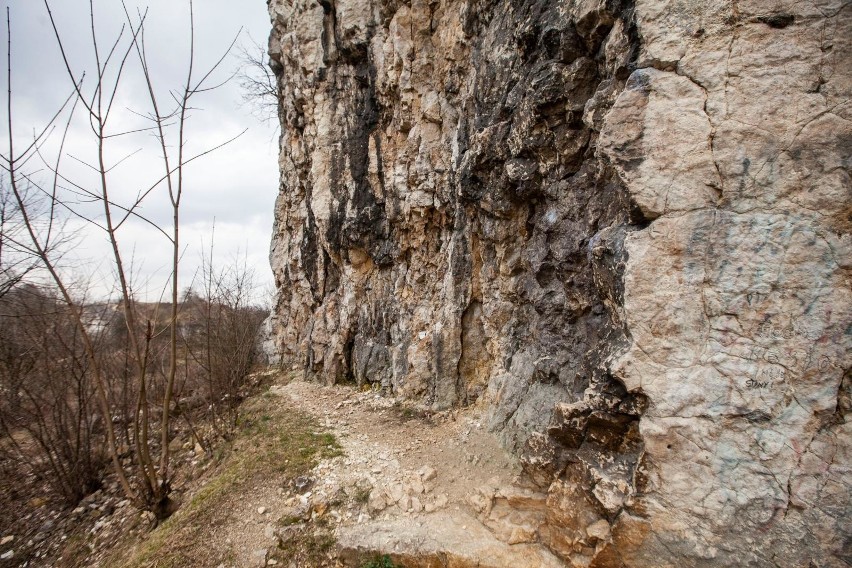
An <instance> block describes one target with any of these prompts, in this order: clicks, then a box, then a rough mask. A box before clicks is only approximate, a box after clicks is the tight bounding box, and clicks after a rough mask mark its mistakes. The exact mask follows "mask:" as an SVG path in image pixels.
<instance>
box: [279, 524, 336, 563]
mask: <svg viewBox="0 0 852 568" xmlns="http://www.w3.org/2000/svg"><path fill="white" fill-rule="evenodd" d="M336 542H337V540H336V539H335V538H334V535H333V534H332V533H331V532H326V531H312V530H308V529H303V530H302V531H299V532H298V533H297V534H294V535H292V536H291V537H290V538H288V539H287V540H285V541H282V542H281V544H280V546H279V548H278V550H277V551H276V553H275V555H274V557H275V558H276V559H277V560H279V561H283V562H284V563H285V564H286V563H288V562H289V563H295V565H296V566H311V567H316V568H318V567H321V566H329V558H328V554H329V552H331V550H332V549H333V548H334V545H335V543H336Z"/></svg>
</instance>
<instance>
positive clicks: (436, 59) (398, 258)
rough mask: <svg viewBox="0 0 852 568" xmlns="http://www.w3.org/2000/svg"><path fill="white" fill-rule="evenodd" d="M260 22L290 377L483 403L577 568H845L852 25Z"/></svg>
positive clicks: (277, 329) (646, 20)
mask: <svg viewBox="0 0 852 568" xmlns="http://www.w3.org/2000/svg"><path fill="white" fill-rule="evenodd" d="M270 14H271V16H272V21H273V33H272V37H271V41H270V53H271V55H272V59H273V65H274V67H275V70H276V73H277V75H278V77H279V81H280V85H281V90H282V94H281V106H280V108H281V125H282V138H281V169H282V185H281V193H280V196H279V199H278V202H277V208H276V228H275V234H274V236H273V247H272V254H271V259H272V265H273V269H274V271H275V275H276V280H277V284H278V304H277V306H276V308H275V312H274V314H273V317H272V318H271V320H270V329H271V341H270V343H271V344H272V345H274V347H275V349H276V350H277V353H276V355H278V356H280V357H281V362H282V364H283V365H285V366H287V367H288V368H291V367H296V368H299V369H304V370H305V371H306V373H307V374H308V376H311V377H316V378H317V379H319V380H324V381H329V382H334V381H346V380H352V381H356V382H357V383H359V384H364V383H378V384H379V385H380V386H381V387H382V388H384V389H385V390H387V391H390V392H393V393H394V394H395V395H397V396H402V397H406V398H409V399H411V400H413V401H416V402H419V403H420V404H422V405H423V406H424V407H428V408H431V409H433V410H442V409H447V408H451V407H454V406H458V405H469V404H473V403H474V402H478V403H481V404H483V405H486V406H487V407H488V408H489V413H490V416H491V427H492V428H494V429H495V430H497V431H499V432H501V433H502V436H503V438H504V441H505V443H506V444H507V446H508V447H509V448H511V449H513V450H514V451H516V452H518V453H519V454H520V455H521V458H522V461H523V463H524V464H525V471H526V475H527V477H528V479H529V480H531V481H532V482H534V483H536V484H537V485H538V486H539V487H540V489H541V490H543V491H545V492H546V493H547V498H546V501H545V503H544V504H541V508H540V510H539V512H538V513H537V514H540V515H541V516H542V517H543V518H544V522H542V523H540V524H537V525H536V529H535V531H533V532H534V534H533V535H532V536H530V535H524V539H523V540H524V541H529V539H530V538H533V539H534V540H538V541H540V542H541V543H543V544H545V545H546V546H548V547H549V548H550V550H551V551H553V552H554V553H555V554H556V555H558V556H559V557H561V558H562V560H563V561H565V562H566V563H568V564H569V565H576V566H588V565H592V566H708V565H713V566H747V565H753V566H776V565H777V566H791V567H793V566H807V565H808V564H809V563H812V564H813V565H816V566H841V565H844V564H845V563H847V562H852V529H850V526H852V522H851V521H850V512H849V510H850V506H849V504H850V501H852V499H850V497H852V495H850V484H851V483H852V474H850V471H849V470H850V465H851V464H852V460H850V455H849V452H850V440H852V436H850V434H852V432H850V426H849V424H848V413H849V407H850V394H849V382H850V378H852V370H851V369H852V254H850V253H852V250H850V249H852V237H850V229H852V184H850V154H852V125H850V121H852V102H850V96H852V63H850V62H852V53H850V51H852V39H850V38H852V4H850V2H848V1H845V0H813V1H809V2H795V1H793V0H789V1H788V0H738V1H734V2H731V1H730V0H701V1H698V0H560V1H548V0H476V1H461V0H433V1H430V2H425V1H414V2H403V1H399V0H320V1H319V2H314V1H313V0H271V2H270ZM492 497H493V496H492ZM504 501H505V503H502V502H501V503H502V504H501V507H502V506H506V507H508V506H509V505H507V504H506V503H510V502H511V501H510V500H504ZM507 514H508V513H507Z"/></svg>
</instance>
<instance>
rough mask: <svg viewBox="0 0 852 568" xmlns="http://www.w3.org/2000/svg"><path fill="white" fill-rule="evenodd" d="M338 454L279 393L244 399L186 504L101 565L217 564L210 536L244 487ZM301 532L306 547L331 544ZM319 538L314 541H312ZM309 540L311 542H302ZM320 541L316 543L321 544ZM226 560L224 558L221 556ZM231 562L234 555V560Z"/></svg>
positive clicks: (180, 567)
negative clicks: (229, 437) (226, 443)
mask: <svg viewBox="0 0 852 568" xmlns="http://www.w3.org/2000/svg"><path fill="white" fill-rule="evenodd" d="M339 454H340V447H339V445H338V444H337V442H336V441H335V439H334V437H333V436H332V435H331V434H328V433H326V432H322V431H321V430H320V428H319V426H318V424H317V423H316V422H315V421H314V420H313V419H312V418H311V417H309V416H308V415H306V414H304V413H301V412H298V411H295V410H292V409H287V408H283V405H282V401H281V400H280V399H279V397H276V396H274V395H272V394H271V393H269V392H267V393H264V394H262V395H260V396H256V397H254V398H252V399H250V400H248V401H246V402H245V403H244V404H243V406H242V408H241V410H240V419H239V428H238V435H237V437H236V438H235V440H234V441H233V443H232V444H231V445H230V447H228V448H226V449H225V451H224V457H223V458H222V460H221V463H220V464H219V466H218V467H217V468H216V471H215V473H214V474H213V475H212V476H211V477H209V478H208V481H207V482H206V483H205V484H204V485H203V486H201V487H200V488H198V489H197V490H195V491H194V492H193V493H192V494H191V496H190V497H189V500H188V502H187V503H185V504H184V505H183V506H182V507H181V509H180V510H179V511H178V512H177V513H175V515H174V516H172V517H171V518H170V519H168V520H167V521H166V522H164V523H163V524H162V525H160V526H159V527H158V528H157V529H155V530H154V531H152V532H151V533H150V534H149V535H148V538H147V539H146V540H145V541H144V542H143V543H141V544H140V545H138V546H137V547H136V548H135V549H134V550H131V551H125V552H124V553H116V554H114V555H113V557H112V558H108V559H107V560H106V561H105V562H104V563H103V564H102V565H103V566H110V567H112V566H116V567H121V568H188V567H196V566H206V565H208V564H209V565H212V566H217V565H218V564H219V563H220V562H221V561H222V556H221V551H219V552H217V553H218V554H220V555H219V556H216V558H215V559H214V558H213V557H212V554H213V552H211V548H215V546H211V545H213V544H216V543H211V542H210V540H209V538H208V537H209V535H210V534H211V532H212V531H213V530H214V529H215V528H216V527H221V526H223V525H224V524H225V523H228V522H229V521H232V519H230V518H229V514H230V512H231V510H232V505H233V503H234V502H235V500H239V499H240V497H241V495H243V494H244V493H245V492H246V490H248V489H249V488H251V487H252V486H253V485H255V484H257V483H261V482H268V481H269V480H270V479H273V478H274V479H278V480H282V481H284V480H287V479H292V478H294V477H297V476H299V475H304V474H306V473H307V472H309V471H310V470H311V469H312V468H313V467H314V465H315V464H316V463H317V460H319V459H322V458H327V457H333V456H335V455H339ZM314 536H315V535H306V545H307V544H310V545H311V547H310V548H314V545H316V548H318V549H322V550H326V549H328V548H329V547H330V546H331V545H332V544H333V542H328V539H327V538H326V537H322V536H318V537H317V538H316V539H314ZM311 539H314V540H318V541H317V542H313V540H311ZM307 540H311V542H307ZM320 541H321V542H320ZM226 560H227V558H226ZM233 560H235V559H233Z"/></svg>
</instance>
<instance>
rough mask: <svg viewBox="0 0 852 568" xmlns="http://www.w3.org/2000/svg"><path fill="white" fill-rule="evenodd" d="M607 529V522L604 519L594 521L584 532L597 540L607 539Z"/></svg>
mask: <svg viewBox="0 0 852 568" xmlns="http://www.w3.org/2000/svg"><path fill="white" fill-rule="evenodd" d="M609 531H610V529H609V523H608V522H606V521H605V520H604V519H601V520H599V521H597V522H594V523H592V524H591V525H589V526H588V527H586V534H588V535H589V536H591V537H595V538H597V539H599V540H607V539H608V538H609Z"/></svg>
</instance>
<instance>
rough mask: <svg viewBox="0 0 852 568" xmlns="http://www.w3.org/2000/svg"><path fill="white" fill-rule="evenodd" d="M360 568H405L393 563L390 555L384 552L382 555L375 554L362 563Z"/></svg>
mask: <svg viewBox="0 0 852 568" xmlns="http://www.w3.org/2000/svg"><path fill="white" fill-rule="evenodd" d="M361 568H405V567H404V566H401V565H399V564H394V562H393V560H391V558H390V556H388V555H387V554H385V555H384V556H376V557H375V558H373V559H372V560H370V561H368V562H367V563H366V564H362V565H361Z"/></svg>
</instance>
